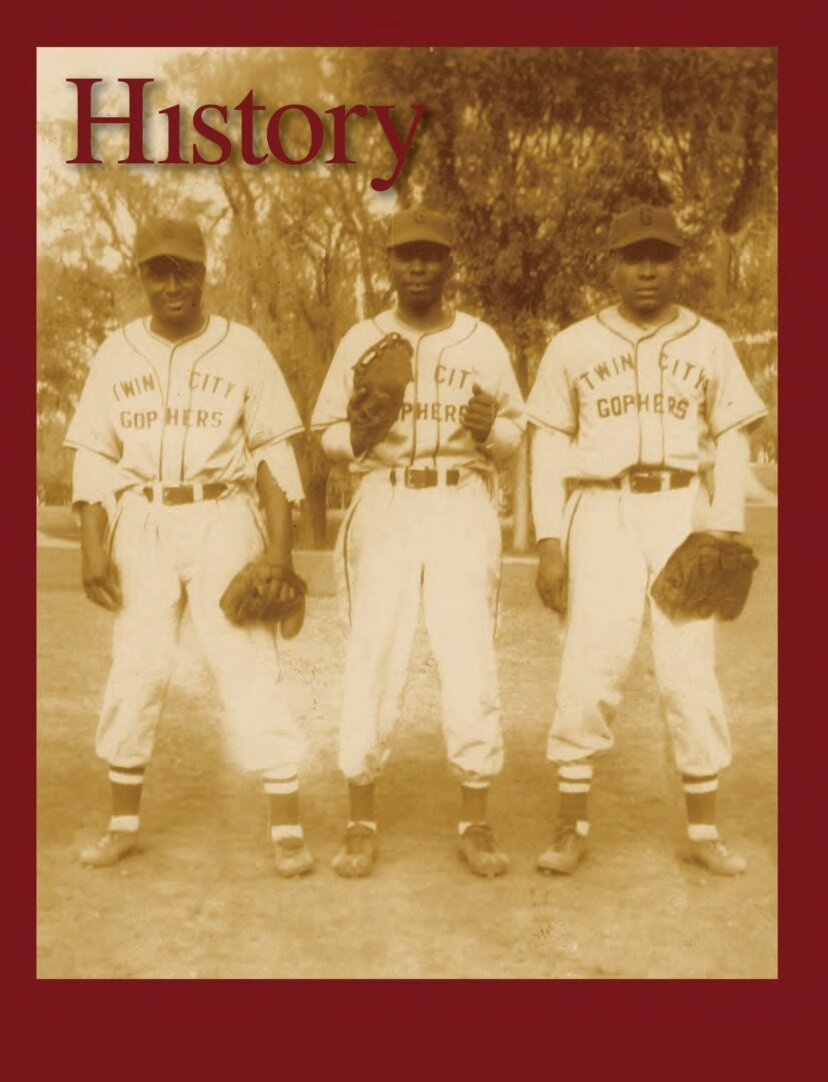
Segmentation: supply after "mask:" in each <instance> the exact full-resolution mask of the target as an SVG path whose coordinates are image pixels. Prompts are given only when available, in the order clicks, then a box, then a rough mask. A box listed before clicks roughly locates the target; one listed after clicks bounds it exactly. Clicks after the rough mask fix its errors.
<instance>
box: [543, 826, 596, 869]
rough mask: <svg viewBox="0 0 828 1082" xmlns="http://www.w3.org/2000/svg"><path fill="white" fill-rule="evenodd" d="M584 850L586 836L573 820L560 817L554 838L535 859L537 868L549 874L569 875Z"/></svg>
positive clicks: (576, 865) (577, 863) (578, 862)
mask: <svg viewBox="0 0 828 1082" xmlns="http://www.w3.org/2000/svg"><path fill="white" fill-rule="evenodd" d="M585 850H586V838H584V837H582V836H581V835H580V834H579V833H578V832H577V830H576V829H575V823H574V821H572V820H570V819H560V820H559V821H558V822H557V823H556V824H555V838H554V841H553V842H552V844H551V845H550V846H549V848H548V849H544V851H543V852H542V853H541V855H540V856H539V857H538V860H537V869H538V871H539V872H544V873H547V874H549V875H551V874H554V873H557V874H559V875H571V874H572V872H574V871H575V869H576V868H577V867H578V865H579V864H580V862H581V858H582V857H583V855H584V851H585Z"/></svg>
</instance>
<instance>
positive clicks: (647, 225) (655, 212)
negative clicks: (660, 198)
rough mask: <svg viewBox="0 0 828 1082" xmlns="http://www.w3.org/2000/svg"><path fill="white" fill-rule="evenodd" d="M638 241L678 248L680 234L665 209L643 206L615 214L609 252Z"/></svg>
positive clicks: (673, 219) (669, 212) (610, 234)
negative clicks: (651, 241)
mask: <svg viewBox="0 0 828 1082" xmlns="http://www.w3.org/2000/svg"><path fill="white" fill-rule="evenodd" d="M640 240H660V241H664V243H665V244H672V245H673V246H674V247H676V248H680V247H681V234H680V233H679V231H678V226H677V225H676V220H675V218H674V217H673V215H672V212H671V211H669V210H668V209H667V208H666V207H652V206H650V205H649V204H644V205H642V206H638V207H633V208H632V209H631V210H625V211H624V213H623V214H616V216H615V217H614V218H613V219H612V223H611V225H610V232H609V247H610V251H611V252H614V251H616V249H618V248H626V247H627V246H628V245H630V244H637V243H638V241H640Z"/></svg>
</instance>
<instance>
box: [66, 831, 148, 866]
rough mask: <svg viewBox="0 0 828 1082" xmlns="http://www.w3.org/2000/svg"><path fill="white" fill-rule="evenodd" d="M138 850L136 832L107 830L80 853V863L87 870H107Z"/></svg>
mask: <svg viewBox="0 0 828 1082" xmlns="http://www.w3.org/2000/svg"><path fill="white" fill-rule="evenodd" d="M137 849H138V832H137V831H126V830H107V831H106V833H105V834H103V835H101V837H100V838H98V840H97V841H96V842H95V844H94V845H89V846H87V847H86V849H82V850H81V853H80V862H81V864H85V865H86V866H87V867H89V868H109V867H110V866H111V865H113V864H117V863H118V861H119V860H122V859H123V858H124V857H128V856H129V855H130V853H135V852H136V851H137Z"/></svg>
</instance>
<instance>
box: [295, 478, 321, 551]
mask: <svg viewBox="0 0 828 1082" xmlns="http://www.w3.org/2000/svg"><path fill="white" fill-rule="evenodd" d="M327 488H328V478H327V475H326V476H324V477H318V478H314V479H313V480H312V481H310V482H308V483H306V485H305V503H304V505H303V508H302V518H301V521H300V523H299V536H298V538H297V547H298V548H305V549H321V548H324V547H325V541H326V537H327V516H326V514H325V503H326V493H327Z"/></svg>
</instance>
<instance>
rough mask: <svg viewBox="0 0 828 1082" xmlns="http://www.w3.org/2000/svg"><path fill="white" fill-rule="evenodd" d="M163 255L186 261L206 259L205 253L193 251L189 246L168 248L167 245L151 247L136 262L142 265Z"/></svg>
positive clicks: (202, 261) (196, 261)
mask: <svg viewBox="0 0 828 1082" xmlns="http://www.w3.org/2000/svg"><path fill="white" fill-rule="evenodd" d="M162 256H168V257H169V258H170V259H181V260H183V261H184V262H185V263H204V262H205V259H204V256H203V255H200V254H199V253H198V252H193V251H191V250H190V249H189V248H168V247H166V246H164V247H160V248H150V250H149V251H148V252H146V253H143V254H142V255H141V258H140V259H136V260H135V262H136V263H137V264H138V266H140V265H141V264H142V263H149V261H150V260H151V259H159V258H161V257H162Z"/></svg>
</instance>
